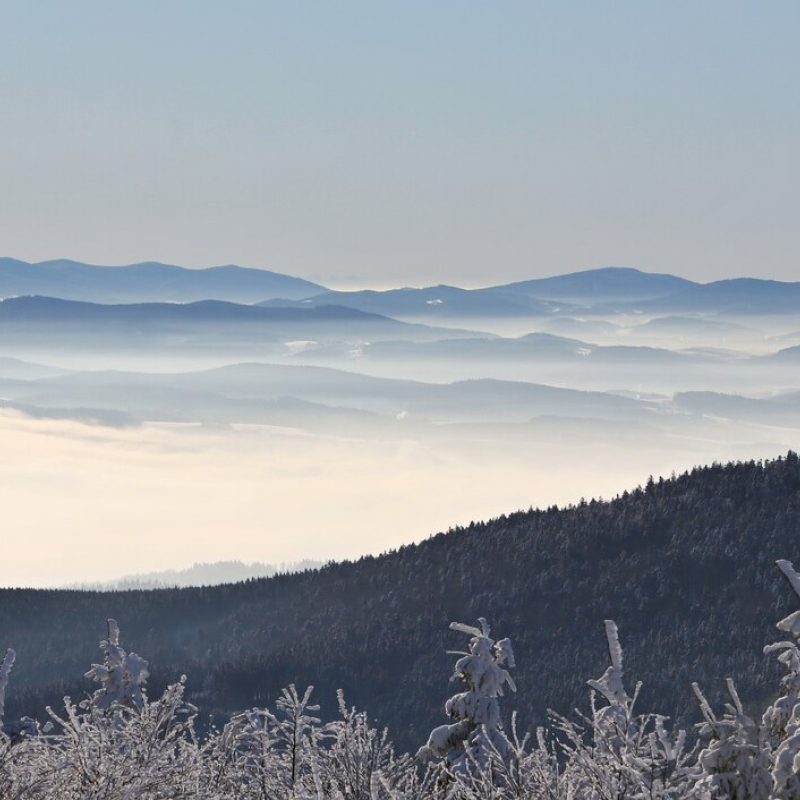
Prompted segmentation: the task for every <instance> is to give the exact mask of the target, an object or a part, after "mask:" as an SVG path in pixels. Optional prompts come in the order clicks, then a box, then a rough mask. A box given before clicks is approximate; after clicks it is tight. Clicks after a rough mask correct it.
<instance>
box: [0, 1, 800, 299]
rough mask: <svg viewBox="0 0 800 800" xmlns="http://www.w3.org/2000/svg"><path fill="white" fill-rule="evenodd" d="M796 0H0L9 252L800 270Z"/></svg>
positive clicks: (389, 270)
mask: <svg viewBox="0 0 800 800" xmlns="http://www.w3.org/2000/svg"><path fill="white" fill-rule="evenodd" d="M799 37H800V3H797V2H795V1H794V0H792V1H791V2H789V1H788V0H787V1H786V2H764V3H755V2H746V3H745V2H733V1H731V0H725V1H724V2H722V1H719V2H703V1H702V0H699V1H698V0H693V1H692V2H672V1H671V2H633V1H631V2H625V3H623V2H600V1H599V0H596V1H595V2H555V0H554V2H550V3H538V2H532V0H529V1H528V2H502V1H499V2H487V1H486V0H483V1H482V2H472V1H471V0H452V1H451V2H438V1H437V0H426V1H425V2H416V1H415V0H402V2H398V1H397V0H394V2H382V1H381V0H369V1H368V2H367V1H364V2H335V1H334V0H325V2H323V1H322V0H320V2H305V0H287V1H286V2H282V3H271V2H264V1H263V0H262V1H261V2H244V1H243V0H227V1H226V2H224V3H223V2H201V1H200V0H169V2H165V1H164V0H158V1H155V0H136V2H108V0H104V1H103V2H83V1H82V0H71V2H63V0H37V2H35V3H34V2H30V0H19V1H17V2H3V1H2V0H0V254H3V255H12V256H16V257H19V258H24V259H28V260H42V259H47V258H54V257H70V258H75V259H80V260H85V261H90V262H95V263H125V262H131V261H139V260H151V259H152V260H161V261H169V262H173V263H180V264H186V265H191V266H206V265H211V264H217V263H227V262H234V263H240V264H246V265H251V266H261V267H267V268H270V269H275V270H278V271H282V272H288V273H292V274H297V275H302V276H306V277H311V278H316V279H319V280H322V281H325V282H329V283H333V284H339V285H345V284H347V283H348V282H349V283H355V282H357V283H361V284H368V285H398V284H420V283H439V282H446V283H459V284H462V285H481V284H487V283H495V282H498V281H501V280H512V279H522V278H527V277H535V276H539V275H547V274H553V273H557V272H564V271H570V270H576V269H583V268H588V267H593V266H601V265H609V264H616V265H625V266H639V267H641V268H643V269H648V270H654V271H667V272H674V273H677V274H681V275H686V276H688V277H692V278H695V279H701V280H708V279H714V278H718V277H728V276H734V275H743V274H751V275H756V274H758V275H763V276H767V277H777V278H783V279H800V268H798V255H797V254H798V252H799V251H800V224H798V220H800V48H798V45H797V42H798V38H799Z"/></svg>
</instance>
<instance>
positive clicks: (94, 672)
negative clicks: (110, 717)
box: [86, 619, 150, 711]
mask: <svg viewBox="0 0 800 800" xmlns="http://www.w3.org/2000/svg"><path fill="white" fill-rule="evenodd" d="M100 647H101V648H102V649H103V651H104V653H105V659H104V661H103V663H102V664H93V665H92V668H91V669H90V670H89V671H88V672H87V673H86V677H87V678H91V679H92V680H94V681H96V682H97V683H99V684H100V688H99V689H98V690H97V691H96V692H95V693H94V696H93V698H92V702H93V703H94V705H95V707H96V708H99V709H102V710H106V709H110V708H113V707H114V706H127V707H130V708H135V709H137V710H139V711H141V710H142V708H143V706H144V700H145V696H144V686H145V683H146V682H147V678H148V676H149V674H150V673H149V671H148V668H147V667H148V664H147V662H146V661H145V660H144V659H143V658H141V657H140V656H137V655H136V653H126V652H125V651H124V650H123V649H122V647H121V645H120V643H119V625H117V622H116V620H113V619H109V620H108V638H107V639H104V640H103V641H101V642H100Z"/></svg>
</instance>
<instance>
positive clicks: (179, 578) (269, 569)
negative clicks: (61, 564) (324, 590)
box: [64, 561, 322, 592]
mask: <svg viewBox="0 0 800 800" xmlns="http://www.w3.org/2000/svg"><path fill="white" fill-rule="evenodd" d="M321 566H322V562H321V561H299V562H293V563H286V564H262V563H261V562H259V561H254V562H253V563H252V564H245V563H244V562H242V561H215V562H214V563H211V564H207V563H200V564H192V566H191V567H187V568H186V569H167V570H162V571H160V572H147V573H141V574H135V575H123V576H122V577H121V578H116V579H114V580H109V581H102V582H99V583H83V584H73V585H70V586H65V587H64V588H65V589H79V590H85V591H96V592H120V591H134V590H140V589H180V588H186V587H189V586H219V585H221V584H223V583H239V582H241V581H247V580H256V579H258V578H271V577H272V576H273V575H277V574H279V573H290V572H303V571H304V570H307V569H319V567H321Z"/></svg>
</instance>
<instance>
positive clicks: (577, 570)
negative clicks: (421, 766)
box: [0, 453, 800, 747]
mask: <svg viewBox="0 0 800 800" xmlns="http://www.w3.org/2000/svg"><path fill="white" fill-rule="evenodd" d="M780 557H786V558H789V559H792V558H794V559H795V560H797V559H798V558H800V460H799V459H798V457H797V455H795V454H793V453H790V454H789V455H788V456H787V457H786V458H785V459H778V460H776V461H773V462H769V463H766V464H760V463H753V462H748V463H739V464H730V465H728V466H718V465H715V466H710V467H705V468H702V469H696V470H694V471H693V472H692V473H691V474H684V475H682V476H680V477H676V478H674V479H671V480H667V481H659V482H657V483H653V482H649V483H648V485H647V486H646V488H644V489H636V490H635V491H633V492H631V493H630V494H628V493H626V494H625V495H624V496H622V497H620V498H617V499H615V500H614V501H612V502H595V501H592V502H591V503H586V504H581V505H580V506H578V507H574V508H568V509H562V510H556V509H550V510H546V511H529V512H520V513H516V514H512V515H510V516H508V517H501V518H499V519H496V520H493V521H491V522H488V523H480V524H472V525H470V526H469V527H467V528H465V529H458V530H453V531H450V532H449V533H447V534H440V535H438V536H435V537H433V538H431V539H429V540H427V541H425V542H423V543H421V544H419V545H414V546H408V547H403V548H401V549H400V550H398V551H396V552H390V553H387V554H385V555H383V556H380V557H365V558H363V559H361V560H359V561H357V562H354V563H342V564H332V565H328V566H326V567H324V568H323V569H321V570H315V571H308V572H305V573H301V574H295V575H285V576H276V577H274V578H270V579H265V580H258V581H249V582H246V583H241V584H233V585H227V586H217V587H211V588H200V589H182V590H159V591H143V592H117V593H111V594H97V593H92V592H77V591H76V592H63V591H62V592H58V591H34V590H22V589H16V590H3V591H2V592H0V646H3V647H5V646H14V647H15V648H16V649H17V651H18V654H19V655H18V661H17V669H16V671H15V683H14V686H15V692H14V693H13V694H12V695H11V696H10V697H9V701H8V702H9V708H10V713H19V712H22V711H25V712H28V713H31V712H38V713H40V710H41V707H42V705H43V703H44V702H45V701H47V702H54V703H55V702H58V700H59V698H60V696H61V695H62V694H64V693H65V692H70V693H72V695H73V696H78V695H79V694H80V693H81V691H84V690H85V689H86V688H87V685H86V682H85V681H83V680H82V678H81V675H82V674H83V672H84V671H85V669H86V666H87V665H88V663H89V662H90V661H91V660H92V659H93V658H94V657H95V649H96V642H97V640H98V639H99V638H100V637H101V635H102V634H103V633H104V620H105V618H106V617H107V616H113V617H115V618H117V619H118V620H120V622H121V623H122V626H123V635H124V636H123V638H124V642H125V644H126V645H127V646H129V647H131V648H133V649H135V650H136V651H137V652H139V653H141V654H142V655H144V656H146V657H147V658H148V659H149V660H150V661H151V664H152V665H153V667H154V668H155V672H154V679H153V683H154V687H153V688H154V690H155V689H157V688H158V686H159V684H160V683H162V682H163V681H164V680H166V679H167V678H174V677H175V675H176V674H179V673H180V672H184V671H185V672H186V673H187V674H188V675H189V679H190V680H189V687H190V690H191V692H192V697H193V699H194V701H195V702H197V703H198V704H200V706H201V708H202V710H203V712H210V711H213V710H230V709H237V708H239V709H240V708H244V707H248V706H252V705H253V704H256V703H258V704H262V703H266V702H269V701H270V700H271V699H274V698H275V696H276V694H277V692H279V690H280V688H281V687H282V686H284V685H285V684H288V683H289V682H292V681H294V682H297V683H298V684H306V683H313V684H314V685H315V686H316V687H317V695H318V699H319V700H320V701H321V702H322V704H323V711H330V710H331V708H332V706H333V704H334V699H333V693H334V690H335V689H336V688H337V687H342V688H343V689H344V690H345V693H346V695H347V697H348V699H349V701H350V702H354V703H356V704H358V705H360V706H362V707H366V708H368V709H369V711H370V713H371V715H373V716H375V717H376V718H377V719H378V720H379V721H380V722H382V723H388V724H390V725H391V727H392V729H393V731H394V733H395V735H396V736H397V739H398V740H399V743H400V744H401V746H405V747H410V746H413V745H414V744H415V743H418V742H419V741H421V740H424V738H425V736H426V734H427V731H428V730H429V729H430V727H431V726H432V725H433V724H435V723H437V721H439V720H440V719H441V706H442V703H443V701H444V699H445V698H446V696H447V691H448V686H447V678H448V677H449V675H450V666H451V660H452V658H451V656H449V655H447V654H446V653H445V652H444V649H445V647H444V644H443V642H448V643H449V644H452V645H455V646H460V645H461V641H460V638H459V637H458V635H457V634H447V633H446V626H447V623H448V622H449V621H450V620H453V619H457V620H463V621H469V620H472V619H475V618H476V617H478V616H479V615H482V616H486V617H487V618H488V619H489V620H490V622H491V623H492V625H493V628H494V630H495V631H496V632H497V633H498V634H499V635H503V636H509V637H511V638H512V640H513V642H514V648H515V650H516V652H517V663H518V669H517V671H516V675H517V682H518V685H519V687H520V691H519V694H518V695H517V696H516V698H515V699H511V700H510V701H509V705H516V707H517V708H518V709H519V712H520V721H521V724H522V725H523V726H524V727H525V728H527V727H528V726H530V725H531V724H534V723H536V722H539V721H541V720H542V719H543V717H544V715H545V713H546V709H547V708H555V709H557V710H559V711H562V712H566V713H569V711H570V709H571V708H572V707H573V706H574V705H575V704H581V705H585V702H586V687H585V680H586V678H587V677H589V676H592V675H596V674H600V672H602V670H603V669H604V668H605V658H606V654H605V648H604V638H603V629H602V620H603V619H605V618H608V617H613V618H614V619H616V620H617V622H618V623H619V626H620V631H621V635H622V638H623V643H624V646H625V652H626V657H627V667H626V671H627V673H628V675H629V676H630V678H631V680H634V679H642V680H644V681H645V688H644V692H643V698H642V708H648V709H652V710H657V711H661V712H663V713H665V714H669V715H671V716H674V717H677V720H678V721H679V722H681V723H683V724H686V723H687V722H691V721H693V720H694V719H695V717H696V704H695V702H694V698H693V696H692V692H691V688H690V682H691V681H693V680H697V681H699V682H700V683H701V684H702V685H703V688H704V689H706V690H708V693H709V695H710V696H712V697H716V696H717V695H718V693H719V691H720V690H721V689H722V688H723V684H724V679H725V677H727V676H729V675H735V676H736V678H737V685H738V687H739V690H740V692H741V695H742V697H746V698H750V699H752V700H754V701H756V700H759V699H760V698H761V696H763V694H764V693H765V692H769V691H771V690H772V687H773V686H774V685H775V683H774V681H775V675H774V672H771V671H770V670H771V669H772V662H771V661H770V660H768V659H764V658H762V657H761V656H760V653H761V648H762V646H763V645H764V644H765V643H767V642H771V641H775V640H777V638H778V634H777V632H776V631H775V630H774V628H773V625H774V621H775V620H777V619H779V618H781V617H782V616H785V615H786V614H787V613H789V612H790V611H791V610H793V607H792V598H791V597H790V596H789V595H790V593H789V592H787V591H786V589H785V586H784V585H783V584H782V579H781V577H780V574H779V572H778V570H776V569H775V567H774V560H775V559H776V558H780ZM448 635H449V636H450V637H451V639H450V640H448V639H447V636H448ZM765 665H769V666H765Z"/></svg>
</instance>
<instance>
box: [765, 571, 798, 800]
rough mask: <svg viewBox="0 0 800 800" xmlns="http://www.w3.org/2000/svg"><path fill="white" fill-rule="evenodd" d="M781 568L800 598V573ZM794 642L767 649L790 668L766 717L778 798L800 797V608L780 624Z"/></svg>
mask: <svg viewBox="0 0 800 800" xmlns="http://www.w3.org/2000/svg"><path fill="white" fill-rule="evenodd" d="M777 564H778V568H779V569H780V570H781V572H782V573H783V574H784V576H785V577H786V579H787V581H788V582H789V585H790V586H791V587H792V589H793V590H794V592H795V594H796V595H797V596H798V598H800V575H798V574H797V572H795V570H794V567H793V566H792V565H791V564H790V563H789V562H788V561H783V560H781V561H778V562H777ZM777 628H778V630H781V631H784V632H785V633H788V634H789V636H791V637H792V639H793V641H783V642H776V643H775V644H771V645H767V647H765V648H764V652H765V653H774V652H777V653H780V655H779V656H778V661H780V663H781V664H782V665H783V666H784V667H785V668H786V675H785V676H784V677H783V679H782V680H781V684H782V685H783V689H784V692H785V693H784V694H783V695H781V697H779V698H778V699H777V700H776V701H775V702H774V703H773V704H772V705H771V706H770V707H769V708H768V709H767V710H766V711H765V712H764V716H763V718H762V722H761V725H762V739H763V743H764V746H766V747H769V748H770V750H772V751H773V766H772V778H773V781H774V786H773V789H774V797H775V798H776V800H777V799H778V798H780V800H800V775H799V773H800V648H798V639H800V611H795V612H794V613H793V614H790V615H789V616H788V617H786V618H785V619H782V620H781V621H780V622H779V623H778V624H777Z"/></svg>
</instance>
